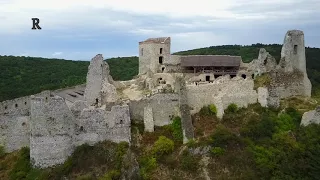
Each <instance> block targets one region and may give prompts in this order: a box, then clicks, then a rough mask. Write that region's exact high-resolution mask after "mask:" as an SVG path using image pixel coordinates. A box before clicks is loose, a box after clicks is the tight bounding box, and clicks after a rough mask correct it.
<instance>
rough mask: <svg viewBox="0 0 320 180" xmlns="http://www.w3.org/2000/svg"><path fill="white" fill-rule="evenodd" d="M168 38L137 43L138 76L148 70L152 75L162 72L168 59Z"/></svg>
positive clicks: (169, 41) (169, 42)
mask: <svg viewBox="0 0 320 180" xmlns="http://www.w3.org/2000/svg"><path fill="white" fill-rule="evenodd" d="M170 45H171V39H170V37H161V38H149V39H147V40H145V41H142V42H139V74H145V73H146V72H147V71H148V69H150V71H151V72H153V73H159V72H163V71H164V68H165V66H164V64H165V63H166V61H168V60H169V58H170Z"/></svg>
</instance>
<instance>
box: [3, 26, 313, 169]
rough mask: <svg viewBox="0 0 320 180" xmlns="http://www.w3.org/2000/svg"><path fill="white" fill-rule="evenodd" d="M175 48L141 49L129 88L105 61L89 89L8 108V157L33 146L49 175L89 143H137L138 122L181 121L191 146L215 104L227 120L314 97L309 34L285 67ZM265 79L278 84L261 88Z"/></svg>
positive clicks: (154, 45)
mask: <svg viewBox="0 0 320 180" xmlns="http://www.w3.org/2000/svg"><path fill="white" fill-rule="evenodd" d="M170 46H171V38H170V37H163V38H150V39H147V40H145V41H142V42H139V74H138V76H137V77H136V78H135V79H132V80H129V81H114V80H113V79H112V77H111V76H110V75H109V66H108V64H107V62H106V61H104V60H103V56H102V55H101V54H98V55H96V56H95V57H94V58H93V59H92V60H91V62H90V65H89V68H88V74H87V83H86V84H84V85H79V86H75V87H72V88H65V89H60V90H56V91H44V92H42V93H39V94H35V95H32V96H26V97H21V98H17V99H13V100H7V101H3V102H0V127H1V135H0V143H1V144H2V145H4V147H5V150H6V151H7V152H11V151H14V150H17V149H20V148H21V147H24V146H29V147H30V158H31V161H32V164H33V165H34V166H36V167H40V168H45V167H51V166H54V165H56V164H61V163H63V162H64V161H65V160H66V159H67V157H68V156H69V155H70V154H71V153H72V152H73V151H74V149H75V147H77V146H79V145H81V144H84V143H88V144H90V145H93V144H95V143H97V142H99V141H104V140H110V141H114V142H120V141H126V142H128V143H130V141H131V131H130V128H131V121H132V120H133V119H134V120H136V121H140V122H141V123H144V124H145V131H149V132H152V131H154V127H155V126H163V125H167V124H170V123H171V122H172V119H173V117H175V116H179V117H181V119H182V128H183V135H184V142H187V141H188V140H190V139H192V138H193V137H194V134H193V125H192V120H191V115H192V114H195V113H197V112H199V110H200V109H201V108H202V107H203V106H207V105H210V104H214V105H215V106H216V107H217V117H218V118H222V117H223V114H224V110H225V109H226V108H227V107H228V105H230V104H231V103H235V104H237V105H238V106H239V107H247V106H248V105H249V104H253V103H257V102H258V103H260V104H261V105H262V106H264V107H278V106H279V101H280V99H282V98H287V97H291V96H295V95H302V96H311V83H310V80H309V79H308V76H307V73H306V58H305V47H304V34H303V32H302V31H298V30H292V31H288V32H287V34H286V35H285V39H284V43H283V47H282V51H281V59H280V62H279V64H278V63H277V62H276V60H275V59H274V58H273V57H272V56H271V55H270V54H269V53H268V52H267V51H266V50H265V49H260V51H259V55H258V59H254V60H253V61H252V62H250V63H243V62H242V59H241V57H240V56H229V55H190V56H180V55H171V53H170ZM262 75H268V76H269V77H270V83H268V84H265V85H263V86H262V87H259V88H258V89H255V88H254V85H255V84H254V79H255V78H259V77H260V76H262Z"/></svg>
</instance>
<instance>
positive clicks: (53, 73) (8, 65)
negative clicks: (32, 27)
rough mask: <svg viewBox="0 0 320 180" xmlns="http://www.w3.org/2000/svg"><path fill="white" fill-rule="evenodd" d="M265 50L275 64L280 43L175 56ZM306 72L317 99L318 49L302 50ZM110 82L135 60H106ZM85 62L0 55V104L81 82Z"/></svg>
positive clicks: (129, 70) (248, 54) (129, 73)
mask: <svg viewBox="0 0 320 180" xmlns="http://www.w3.org/2000/svg"><path fill="white" fill-rule="evenodd" d="M262 47H263V48H265V49H266V50H267V51H268V52H269V53H270V54H271V55H273V56H274V57H275V58H276V59H277V60H278V61H279V59H280V52H281V45H280V44H269V45H265V44H253V45H250V46H241V45H223V46H211V47H206V48H199V49H193V50H188V51H181V52H177V53H174V54H177V55H220V54H221V55H223V54H225V55H240V56H241V57H242V59H243V61H244V62H250V61H251V60H253V59H255V58H257V57H258V54H259V49H260V48H262ZM306 57H307V71H308V76H309V78H310V80H311V82H312V84H313V87H314V88H313V95H314V96H320V91H319V89H320V63H318V60H317V58H318V57H320V49H319V48H310V47H307V48H306ZM107 62H108V64H109V66H110V73H111V75H112V77H113V78H114V80H129V79H131V78H132V77H133V76H135V75H137V74H138V67H139V63H138V57H117V58H111V59H107ZM88 65H89V61H71V60H62V59H46V58H39V57H23V56H21V57H16V56H0V101H3V100H7V99H13V98H16V97H20V96H26V95H31V94H35V93H38V92H41V91H43V90H54V89H59V88H64V87H69V86H74V85H77V84H82V83H85V81H86V75H87V71H88Z"/></svg>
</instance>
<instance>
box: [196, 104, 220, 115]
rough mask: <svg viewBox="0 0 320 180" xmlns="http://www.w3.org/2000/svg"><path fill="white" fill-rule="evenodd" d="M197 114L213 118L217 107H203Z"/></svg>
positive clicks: (211, 105)
mask: <svg viewBox="0 0 320 180" xmlns="http://www.w3.org/2000/svg"><path fill="white" fill-rule="evenodd" d="M199 113H200V115H202V116H214V115H217V107H216V106H215V105H214V104H210V105H208V106H203V107H202V108H201V109H200V111H199Z"/></svg>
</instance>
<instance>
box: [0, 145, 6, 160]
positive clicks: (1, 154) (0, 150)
mask: <svg viewBox="0 0 320 180" xmlns="http://www.w3.org/2000/svg"><path fill="white" fill-rule="evenodd" d="M5 154H6V153H5V151H4V147H3V146H1V145H0V158H1V157H3V156H4V155H5Z"/></svg>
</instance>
